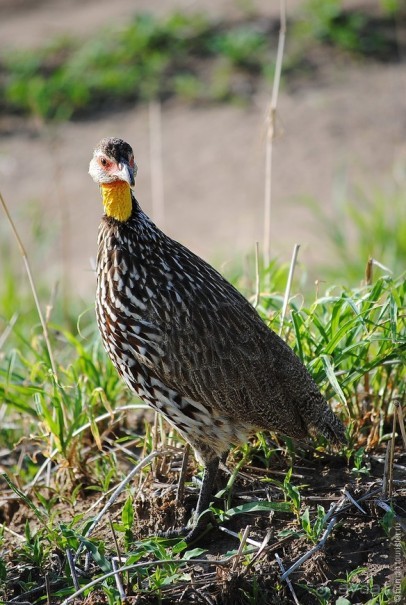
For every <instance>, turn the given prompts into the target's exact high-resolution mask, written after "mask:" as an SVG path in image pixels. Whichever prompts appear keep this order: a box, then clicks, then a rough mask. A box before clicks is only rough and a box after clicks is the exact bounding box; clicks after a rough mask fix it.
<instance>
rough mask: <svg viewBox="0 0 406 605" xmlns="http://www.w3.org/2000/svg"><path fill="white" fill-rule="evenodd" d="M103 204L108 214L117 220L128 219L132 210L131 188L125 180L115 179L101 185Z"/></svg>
mask: <svg viewBox="0 0 406 605" xmlns="http://www.w3.org/2000/svg"><path fill="white" fill-rule="evenodd" d="M100 188H101V192H102V199H103V206H104V210H105V212H106V214H107V216H112V217H113V218H115V219H116V220H117V221H126V220H128V219H129V218H130V216H131V212H132V201H131V189H130V187H129V185H128V183H125V182H124V181H113V182H112V183H103V184H102V185H101V187H100Z"/></svg>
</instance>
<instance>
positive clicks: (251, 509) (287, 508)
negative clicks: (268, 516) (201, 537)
mask: <svg viewBox="0 0 406 605" xmlns="http://www.w3.org/2000/svg"><path fill="white" fill-rule="evenodd" d="M269 511H275V512H279V513H290V512H291V511H292V506H291V504H290V503H289V502H249V503H247V504H240V505H239V506H235V507H234V508H230V509H229V510H228V511H226V512H225V513H224V515H223V518H224V519H231V517H235V516H236V515H243V514H247V513H263V512H269Z"/></svg>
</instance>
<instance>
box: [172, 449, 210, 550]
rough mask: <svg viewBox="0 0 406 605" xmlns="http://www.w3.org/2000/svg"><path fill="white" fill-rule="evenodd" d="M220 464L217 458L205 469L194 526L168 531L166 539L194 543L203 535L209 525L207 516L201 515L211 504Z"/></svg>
mask: <svg viewBox="0 0 406 605" xmlns="http://www.w3.org/2000/svg"><path fill="white" fill-rule="evenodd" d="M219 462H220V458H219V457H216V458H213V459H212V460H210V462H208V463H207V464H206V466H205V467H204V472H203V481H202V486H201V488H200V493H199V499H198V501H197V506H196V510H195V512H194V514H193V517H192V519H193V522H192V526H191V527H185V528H182V529H180V530H173V531H168V532H166V533H165V537H166V538H176V537H179V536H184V537H183V539H184V540H185V542H193V541H194V540H196V538H197V537H198V536H199V535H200V534H201V533H202V531H203V530H204V528H205V527H206V525H207V515H204V516H203V517H200V515H201V514H202V513H203V512H204V511H205V510H206V509H207V508H208V506H209V504H210V499H211V495H212V492H213V487H214V483H215V481H216V476H217V471H218V467H219ZM184 534H185V535H184Z"/></svg>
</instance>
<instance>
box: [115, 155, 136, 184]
mask: <svg viewBox="0 0 406 605" xmlns="http://www.w3.org/2000/svg"><path fill="white" fill-rule="evenodd" d="M117 176H118V177H119V179H120V180H121V181H125V182H126V183H128V184H129V185H130V187H134V185H135V180H134V168H132V167H131V166H130V165H129V163H128V162H127V160H121V162H119V164H118V173H117Z"/></svg>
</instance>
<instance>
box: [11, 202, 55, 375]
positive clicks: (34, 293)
mask: <svg viewBox="0 0 406 605" xmlns="http://www.w3.org/2000/svg"><path fill="white" fill-rule="evenodd" d="M0 202H1V205H2V206H3V210H4V212H5V214H6V217H7V220H8V222H9V224H10V227H11V230H12V232H13V235H14V237H15V239H16V241H17V245H18V248H19V250H20V254H21V256H22V258H23V262H24V267H25V271H26V273H27V277H28V281H29V283H30V287H31V292H32V296H33V298H34V302H35V307H36V309H37V313H38V317H39V320H40V322H41V326H42V332H43V334H44V340H45V344H46V347H47V351H48V357H49V361H50V364H51V368H52V373H53V375H54V377H55V380H56V381H58V373H57V370H56V364H55V360H54V355H53V352H52V347H51V342H50V340H49V333H48V327H47V324H46V321H45V318H44V315H43V313H42V310H41V306H40V304H39V299H38V294H37V288H36V286H35V283H34V278H33V275H32V271H31V267H30V263H29V260H28V256H27V252H26V250H25V248H24V244H23V242H22V240H21V238H20V235H19V233H18V231H17V228H16V226H15V225H14V222H13V219H12V218H11V215H10V213H9V211H8V207H7V204H6V202H5V200H4V198H3V195H2V194H1V193H0Z"/></svg>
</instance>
